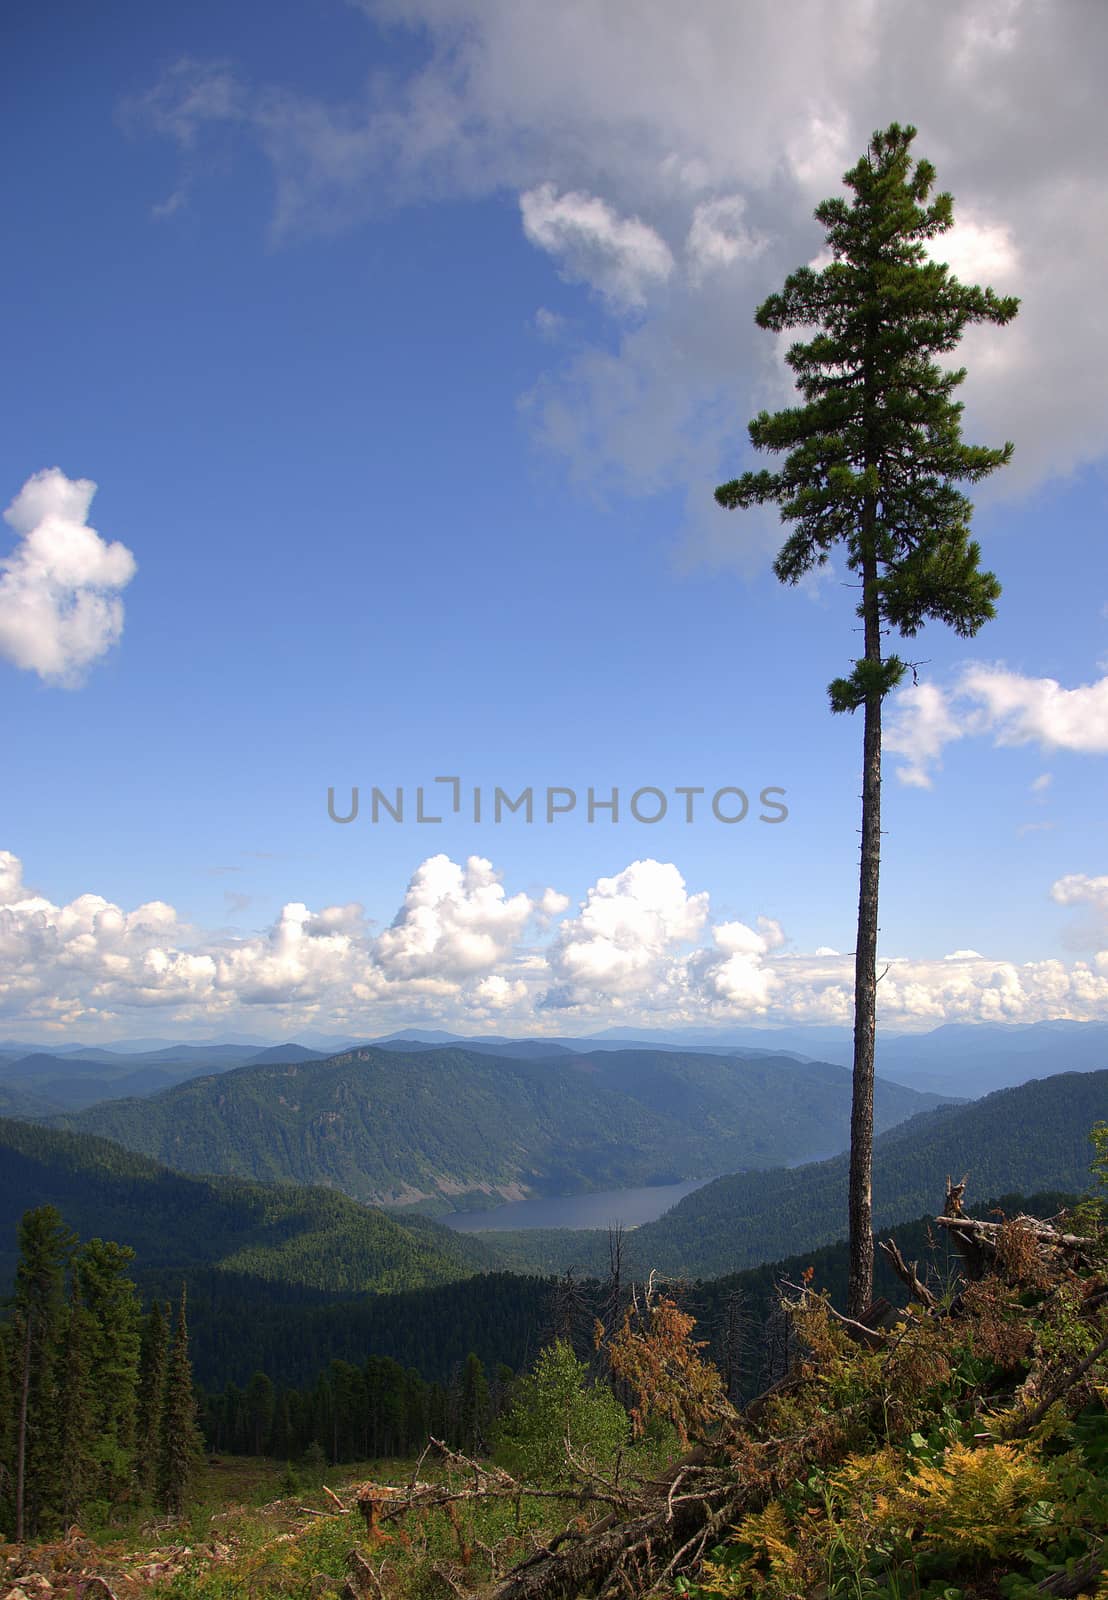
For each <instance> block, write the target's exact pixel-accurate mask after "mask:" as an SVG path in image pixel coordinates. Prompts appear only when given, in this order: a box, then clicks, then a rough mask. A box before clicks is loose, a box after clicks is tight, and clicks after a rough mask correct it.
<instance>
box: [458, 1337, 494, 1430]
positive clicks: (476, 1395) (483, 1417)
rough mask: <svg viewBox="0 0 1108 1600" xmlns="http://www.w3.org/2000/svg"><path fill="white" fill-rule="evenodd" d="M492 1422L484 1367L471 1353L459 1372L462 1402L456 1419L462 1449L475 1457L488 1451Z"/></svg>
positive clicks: (490, 1401)
mask: <svg viewBox="0 0 1108 1600" xmlns="http://www.w3.org/2000/svg"><path fill="white" fill-rule="evenodd" d="M491 1422H492V1399H491V1397H490V1395H489V1383H488V1379H487V1378H486V1376H485V1367H484V1363H483V1362H482V1360H481V1358H480V1356H478V1355H476V1354H474V1352H473V1351H472V1350H471V1351H470V1353H469V1355H468V1356H467V1357H466V1364H465V1368H464V1370H463V1372H462V1399H461V1408H460V1416H459V1428H460V1431H461V1442H462V1449H463V1450H465V1451H466V1452H467V1453H468V1454H469V1455H477V1454H479V1453H480V1452H481V1451H483V1450H485V1449H486V1448H487V1444H488V1439H487V1435H488V1432H489V1428H490V1425H491Z"/></svg>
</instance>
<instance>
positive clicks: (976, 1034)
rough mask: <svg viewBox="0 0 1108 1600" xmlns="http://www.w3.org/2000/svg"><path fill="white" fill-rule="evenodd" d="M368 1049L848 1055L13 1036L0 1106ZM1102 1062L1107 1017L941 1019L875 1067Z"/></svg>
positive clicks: (842, 1041)
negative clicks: (46, 1040) (44, 1040)
mask: <svg viewBox="0 0 1108 1600" xmlns="http://www.w3.org/2000/svg"><path fill="white" fill-rule="evenodd" d="M370 1045H375V1046H377V1047H379V1048H385V1049H388V1050H392V1051H397V1052H399V1051H404V1052H410V1051H415V1052H417V1053H419V1052H423V1051H425V1050H427V1049H456V1048H463V1049H466V1050H470V1051H474V1052H477V1053H480V1054H486V1055H498V1056H507V1057H510V1058H512V1059H516V1060H546V1059H550V1058H555V1057H559V1056H561V1057H564V1056H567V1055H579V1054H582V1053H586V1054H588V1053H592V1052H595V1051H597V1050H619V1051H622V1050H643V1049H649V1050H654V1051H678V1052H680V1053H683V1054H693V1053H696V1054H712V1055H728V1056H735V1055H749V1056H763V1057H764V1056H770V1055H788V1056H791V1057H793V1058H794V1059H796V1060H799V1061H814V1060H820V1061H828V1062H831V1063H833V1064H837V1065H839V1066H850V1065H851V1062H852V1049H853V1046H852V1040H851V1034H850V1030H849V1029H848V1028H845V1027H830V1026H816V1025H810V1026H805V1027H779V1028H770V1027H762V1028H741V1029H730V1030H728V1031H727V1032H726V1033H721V1032H720V1031H719V1030H718V1029H708V1028H685V1029H679V1030H633V1029H627V1028H609V1029H604V1030H602V1031H601V1032H600V1033H598V1034H595V1035H592V1036H589V1037H584V1038H581V1037H564V1038H547V1037H544V1038H525V1039H518V1038H510V1037H507V1036H502V1035H494V1034H483V1035H480V1036H477V1037H468V1038H467V1037H462V1036H460V1035H457V1034H452V1033H448V1032H445V1031H443V1030H442V1029H433V1028H405V1029H400V1030H398V1031H397V1032H395V1033H392V1034H389V1035H386V1036H385V1037H383V1038H379V1039H347V1038H343V1037H342V1036H341V1035H326V1034H319V1033H312V1034H308V1035H305V1036H304V1037H303V1038H302V1039H300V1040H289V1041H286V1042H284V1043H269V1044H267V1043H265V1041H263V1040H260V1039H256V1038H248V1037H244V1036H242V1035H234V1036H230V1037H228V1038H226V1039H223V1040H211V1041H206V1042H203V1043H174V1042H173V1041H171V1040H162V1039H142V1040H119V1041H117V1042H115V1043H113V1044H111V1045H106V1046H90V1045H81V1044H73V1043H56V1044H52V1045H51V1046H50V1047H49V1048H45V1047H44V1046H43V1045H42V1044H41V1043H39V1044H30V1043H27V1042H20V1041H18V1040H4V1041H2V1042H0V1112H2V1113H3V1114H5V1115H11V1116H24V1115H26V1116H36V1115H42V1114H43V1112H44V1102H45V1103H46V1108H47V1109H52V1110H54V1111H76V1110H81V1109H83V1108H84V1107H87V1106H89V1105H93V1104H95V1103H97V1102H99V1101H101V1100H107V1099H124V1098H133V1097H136V1096H145V1095H150V1094H155V1093H157V1092H159V1091H160V1090H162V1089H164V1088H167V1087H170V1086H172V1085H173V1084H175V1083H179V1082H184V1081H186V1080H187V1079H189V1078H192V1077H197V1076H202V1075H205V1074H208V1073H212V1072H224V1071H229V1070H231V1069H233V1068H235V1067H240V1066H248V1065H252V1064H258V1063H264V1062H285V1061H319V1060H324V1059H326V1058H327V1057H330V1056H333V1055H335V1054H337V1053H339V1052H346V1051H349V1050H351V1049H355V1048H359V1047H366V1046H370ZM1104 1068H1108V1023H1104V1022H1070V1021H1064V1020H1058V1021H1048V1022H1037V1023H1030V1024H1024V1023H946V1024H943V1025H942V1026H941V1027H938V1028H934V1029H932V1030H931V1031H930V1032H927V1033H912V1034H889V1033H887V1032H882V1033H881V1034H880V1035H879V1038H878V1045H877V1071H878V1074H879V1076H882V1077H884V1078H886V1079H887V1080H889V1081H891V1082H894V1083H899V1084H903V1085H905V1086H906V1087H909V1088H914V1089H917V1090H920V1091H922V1092H928V1093H933V1094H938V1095H940V1096H941V1097H943V1098H944V1099H973V1098H976V1097H977V1096H979V1095H982V1094H988V1093H990V1092H991V1091H992V1090H994V1089H1002V1088H1010V1087H1014V1086H1015V1085H1016V1084H1019V1083H1026V1082H1028V1081H1029V1080H1030V1079H1031V1078H1044V1077H1050V1076H1052V1075H1053V1074H1055V1073H1059V1072H1088V1071H1099V1070H1102V1069H1104Z"/></svg>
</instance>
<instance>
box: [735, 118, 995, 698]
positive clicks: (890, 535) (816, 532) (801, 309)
mask: <svg viewBox="0 0 1108 1600" xmlns="http://www.w3.org/2000/svg"><path fill="white" fill-rule="evenodd" d="M915 133H916V130H915V129H914V128H913V127H901V126H899V125H898V124H897V123H893V124H891V126H890V127H888V128H887V129H885V130H884V131H883V132H877V133H875V134H874V135H873V138H872V141H871V143H870V146H869V148H868V150H867V152H866V154H865V155H864V156H863V157H862V159H861V160H860V161H859V162H858V164H857V165H856V166H855V167H853V168H852V169H851V170H850V171H849V172H848V173H846V174H845V177H844V182H845V183H846V185H847V186H848V187H849V188H850V189H851V190H853V199H852V200H847V199H846V198H844V197H841V196H840V197H835V198H832V199H830V200H825V201H824V202H823V203H822V204H821V205H820V206H819V207H818V208H817V209H816V212H815V216H816V219H817V221H819V222H821V223H822V224H823V225H824V227H825V228H826V230H827V244H828V246H829V248H830V251H831V254H832V257H833V259H832V260H831V262H830V263H829V265H827V266H826V267H824V268H822V270H816V269H815V268H813V267H801V268H799V269H798V270H797V271H796V272H793V273H791V274H790V275H789V277H788V278H787V279H786V281H785V285H784V288H783V289H782V290H781V292H780V293H779V294H773V295H770V297H769V298H768V299H767V300H766V301H765V302H764V303H763V304H762V305H761V306H760V307H759V309H758V311H757V313H756V320H757V322H758V325H759V326H760V327H762V328H766V329H769V330H771V331H773V332H780V331H782V330H783V329H787V328H815V329H816V330H817V331H816V332H815V333H814V335H813V337H812V338H810V339H809V340H807V341H806V342H803V341H801V342H797V343H795V344H793V345H792V347H791V348H790V349H789V351H788V354H787V356H786V360H787V362H788V365H789V366H790V368H791V369H792V371H793V373H794V374H795V378H796V384H797V387H798V389H799V391H800V395H801V397H802V399H803V402H804V403H803V405H797V406H793V407H789V408H787V409H785V410H783V411H778V412H776V413H773V414H771V413H769V412H766V411H763V412H761V413H760V414H759V415H758V416H757V417H755V418H754V420H753V421H752V422H751V424H750V428H749V432H750V440H751V443H752V444H753V445H755V447H756V448H758V449H761V450H769V451H775V452H787V454H786V456H785V461H784V465H783V466H782V467H781V468H780V469H779V470H778V471H776V472H770V471H760V472H746V473H744V474H743V476H742V477H740V478H736V479H734V480H732V481H731V482H730V483H725V484H722V485H721V486H720V487H719V488H718V489H717V490H716V499H717V501H718V502H719V504H720V505H722V506H725V507H727V508H733V507H740V506H751V505H755V504H761V503H765V502H769V501H772V502H775V503H776V504H777V505H778V506H779V507H780V513H781V519H782V521H783V522H787V523H792V524H793V525H794V526H793V531H792V532H791V533H790V534H789V536H788V537H787V539H786V540H785V543H784V545H783V546H782V548H781V550H780V552H779V553H778V556H777V559H776V561H775V563H774V571H775V572H776V574H777V576H778V577H779V578H780V579H781V580H782V582H785V583H797V582H798V581H799V579H800V578H801V577H803V576H804V574H805V573H807V572H809V571H811V570H812V569H813V568H814V567H816V566H820V565H822V564H823V563H825V562H826V561H827V559H828V553H829V551H830V550H831V549H832V547H833V546H835V545H836V544H839V543H842V544H844V545H845V547H846V559H847V565H848V566H849V567H850V568H851V569H852V570H853V571H855V572H858V573H860V574H862V575H863V578H864V577H865V576H866V574H867V568H868V569H869V571H870V572H872V573H874V575H875V593H874V595H873V597H872V598H873V599H874V600H875V601H876V605H877V608H878V613H879V617H880V622H881V624H882V627H883V628H884V629H892V630H895V631H897V632H898V633H900V634H901V635H904V636H907V637H911V636H912V635H914V634H915V633H917V632H918V630H919V629H920V627H921V626H922V625H923V623H924V622H926V621H928V620H929V619H935V620H938V621H942V622H945V623H947V624H948V625H949V626H950V627H952V628H953V629H954V630H955V631H956V632H957V633H958V634H960V635H962V636H963V637H970V636H972V635H973V634H975V633H976V632H977V630H978V629H979V628H980V627H981V625H982V623H984V622H985V621H987V620H988V619H989V618H990V617H992V616H993V615H994V601H995V600H996V599H997V597H998V595H999V593H1000V585H999V584H998V582H997V580H996V578H995V577H994V576H993V574H992V573H990V572H984V571H982V570H981V568H980V565H979V562H980V555H981V552H980V549H979V547H978V545H977V544H976V542H975V541H974V540H972V539H971V538H970V534H969V524H970V515H971V509H972V508H971V504H970V501H969V500H968V498H967V497H966V496H965V495H964V494H962V493H961V492H960V491H959V489H958V488H957V487H956V485H957V484H958V483H959V482H969V483H974V482H977V481H978V480H980V479H982V478H984V477H986V476H987V475H988V474H989V473H991V472H993V471H994V470H995V469H996V468H997V467H1000V466H1003V465H1004V464H1005V463H1006V462H1007V461H1008V460H1009V458H1010V456H1011V454H1012V445H1011V444H1010V443H1009V444H1006V445H1004V446H1003V448H1002V449H989V448H987V447H985V446H981V445H967V444H965V443H963V441H962V437H961V414H962V406H961V404H960V403H959V402H958V401H956V400H954V399H953V398H952V396H953V394H954V391H955V390H956V389H957V387H958V385H959V384H960V383H961V382H962V380H963V379H964V377H965V375H966V374H965V369H964V368H954V369H950V368H945V369H944V368H943V367H942V366H940V364H939V363H938V361H936V360H935V357H937V356H941V355H944V354H946V353H947V352H949V351H951V350H953V349H954V348H955V346H956V345H957V343H958V341H959V339H960V338H961V336H962V333H963V332H964V330H965V329H966V327H968V326H969V325H970V324H972V323H977V322H993V323H998V324H1003V323H1006V322H1009V321H1010V320H1011V319H1012V318H1013V317H1014V316H1015V315H1016V312H1017V310H1018V307H1019V301H1018V300H1017V299H1015V298H1013V297H1012V296H999V295H997V294H995V293H994V291H993V290H992V289H983V288H978V287H976V286H972V285H967V284H963V283H960V282H959V281H958V279H957V278H956V277H955V276H954V275H953V273H952V272H951V271H950V268H949V267H948V266H946V265H945V264H944V263H942V262H941V261H936V260H932V259H930V257H929V255H928V251H927V244H928V242H929V241H930V240H932V239H934V238H935V236H936V235H938V234H942V233H944V232H946V231H947V229H949V228H950V227H951V226H952V223H953V202H952V200H951V196H950V195H949V194H945V193H943V194H938V195H935V196H934V197H932V189H933V187H934V182H935V172H934V168H933V167H932V166H931V164H930V163H929V162H927V161H923V160H920V161H916V162H915V163H914V164H913V161H912V157H911V149H910V147H911V143H912V140H913V138H914V137H915ZM867 557H868V558H869V559H868V561H867ZM864 603H865V596H863V601H862V602H861V603H860V604H859V608H858V610H859V615H862V614H863V607H864ZM906 670H907V667H906V664H905V663H904V662H903V661H901V660H900V659H899V658H898V657H897V656H889V657H888V658H886V659H885V660H883V661H882V660H873V659H871V660H868V661H867V660H862V661H858V662H857V663H856V664H855V668H854V671H853V673H852V674H851V675H850V677H848V678H838V679H836V680H835V682H834V683H832V684H831V686H830V691H829V692H830V696H831V705H832V709H833V710H835V711H853V710H856V709H857V708H858V707H859V706H860V705H862V704H863V703H864V702H865V700H866V697H867V695H870V694H874V693H876V694H877V695H879V696H880V695H884V694H886V693H887V692H888V691H889V690H890V689H892V688H893V687H895V685H896V684H897V683H898V682H899V681H900V680H901V678H902V677H903V676H904V673H905V671H906Z"/></svg>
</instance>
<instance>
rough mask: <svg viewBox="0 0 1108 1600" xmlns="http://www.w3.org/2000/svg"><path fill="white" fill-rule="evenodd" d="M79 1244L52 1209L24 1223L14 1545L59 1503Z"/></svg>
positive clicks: (28, 1215) (18, 1283)
mask: <svg viewBox="0 0 1108 1600" xmlns="http://www.w3.org/2000/svg"><path fill="white" fill-rule="evenodd" d="M75 1243H76V1239H75V1238H74V1235H73V1234H72V1233H70V1231H69V1229H68V1228H67V1227H66V1226H65V1224H64V1223H63V1222H62V1219H61V1217H60V1215H59V1214H58V1212H57V1210H56V1209H55V1208H54V1207H53V1206H39V1207H38V1208H37V1209H36V1210H34V1211H26V1212H24V1214H23V1218H22V1221H21V1222H20V1224H19V1265H18V1267H17V1268H16V1274H15V1303H14V1305H15V1314H14V1318H13V1327H14V1333H15V1350H16V1356H17V1360H18V1364H19V1365H18V1373H17V1375H16V1378H15V1384H14V1387H15V1388H16V1394H17V1412H16V1425H15V1435H16V1437H15V1490H14V1499H15V1539H16V1542H17V1543H21V1542H22V1541H23V1539H24V1538H26V1537H28V1536H29V1535H30V1534H33V1533H34V1532H35V1531H36V1530H37V1527H38V1523H39V1519H40V1515H41V1513H42V1512H43V1510H44V1509H45V1508H46V1507H47V1505H49V1504H50V1503H51V1502H52V1501H54V1500H56V1498H57V1489H58V1484H57V1468H58V1457H57V1445H56V1439H55V1423H56V1416H57V1414H56V1407H55V1389H54V1380H55V1367H54V1362H55V1355H56V1351H57V1344H58V1338H59V1335H60V1333H61V1330H62V1321H63V1314H64V1308H65V1299H64V1296H65V1268H66V1263H67V1262H68V1260H69V1257H70V1255H71V1254H72V1251H73V1247H74V1244H75Z"/></svg>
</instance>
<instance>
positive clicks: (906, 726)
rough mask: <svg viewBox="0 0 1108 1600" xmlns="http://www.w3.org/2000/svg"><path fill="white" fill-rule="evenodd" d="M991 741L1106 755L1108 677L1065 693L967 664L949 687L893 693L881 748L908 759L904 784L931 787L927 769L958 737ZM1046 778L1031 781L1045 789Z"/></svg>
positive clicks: (1050, 683) (1049, 684)
mask: <svg viewBox="0 0 1108 1600" xmlns="http://www.w3.org/2000/svg"><path fill="white" fill-rule="evenodd" d="M974 735H976V736H981V735H989V736H991V738H992V740H993V743H994V744H996V745H1024V744H1036V745H1038V746H1039V748H1040V749H1041V750H1044V751H1052V750H1070V751H1074V752H1077V753H1079V754H1083V755H1104V754H1106V753H1108V677H1105V678H1100V679H1098V680H1097V681H1096V682H1095V683H1087V684H1081V685H1079V686H1078V687H1077V688H1075V689H1067V688H1065V687H1064V686H1063V685H1062V684H1060V683H1059V682H1058V681H1057V679H1055V678H1031V677H1026V676H1024V675H1022V674H1020V673H1018V672H1011V671H1009V670H1008V669H1007V668H1006V667H1003V666H988V665H973V666H969V667H966V668H965V669H964V671H963V672H962V674H961V676H960V677H959V678H958V679H957V680H956V681H955V683H954V686H953V687H952V688H950V689H942V688H940V687H938V685H936V684H930V683H926V684H914V685H910V686H909V687H908V688H906V689H902V690H900V691H899V692H898V693H897V694H896V695H894V697H893V700H892V703H891V708H890V716H889V722H888V730H887V734H886V737H885V741H884V742H885V747H886V748H887V749H888V750H890V751H892V752H893V753H894V754H897V755H902V756H906V757H907V758H908V760H907V762H906V764H905V765H904V766H903V767H899V768H898V769H897V777H898V778H899V779H900V780H901V782H902V783H907V784H910V785H915V786H916V787H919V788H930V787H931V783H932V770H933V769H934V768H935V767H938V766H941V765H942V760H941V758H942V752H943V750H944V748H945V746H946V745H948V744H950V743H952V742H953V741H954V740H956V739H964V738H967V737H969V736H974ZM1050 781H1051V780H1050V775H1049V774H1043V776H1042V777H1040V778H1037V779H1036V780H1035V783H1034V784H1033V786H1032V787H1033V789H1034V790H1035V792H1036V793H1037V794H1040V795H1041V794H1042V793H1044V792H1045V790H1046V789H1047V787H1048V786H1049V784H1050Z"/></svg>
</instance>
